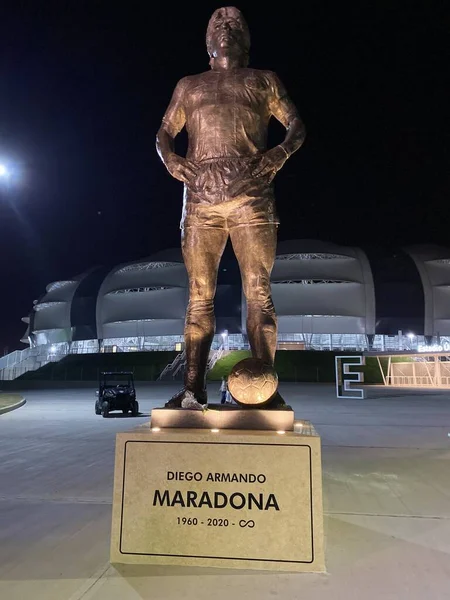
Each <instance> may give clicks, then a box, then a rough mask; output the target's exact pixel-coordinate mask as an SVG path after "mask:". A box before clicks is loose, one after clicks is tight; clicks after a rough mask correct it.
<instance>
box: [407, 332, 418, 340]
mask: <svg viewBox="0 0 450 600" xmlns="http://www.w3.org/2000/svg"><path fill="white" fill-rule="evenodd" d="M408 337H409V339H410V340H412V339H413V338H415V337H416V336H415V334H414V333H408Z"/></svg>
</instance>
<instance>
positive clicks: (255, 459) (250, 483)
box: [111, 411, 325, 572]
mask: <svg viewBox="0 0 450 600" xmlns="http://www.w3.org/2000/svg"><path fill="white" fill-rule="evenodd" d="M185 412H187V411H185ZM189 412H191V411H189ZM111 562H113V563H133V564H136V563H143V564H164V565H192V566H214V567H228V568H230V567H232V568H241V569H268V570H279V571H304V572H322V571H324V569H325V566H324V552H323V517H322V474H321V458H320V438H319V436H318V435H317V433H316V432H315V430H314V428H313V427H312V426H311V424H309V423H308V422H303V423H301V422H298V421H296V422H295V423H294V427H293V431H281V430H280V431H278V432H276V431H267V430H266V431H261V430H237V429H212V430H205V429H203V430H201V429H176V428H167V429H162V428H159V427H153V428H151V427H149V428H148V429H144V428H139V430H137V431H134V432H129V433H119V434H118V435H117V445H116V465H115V484H114V504H113V522H112V539H111Z"/></svg>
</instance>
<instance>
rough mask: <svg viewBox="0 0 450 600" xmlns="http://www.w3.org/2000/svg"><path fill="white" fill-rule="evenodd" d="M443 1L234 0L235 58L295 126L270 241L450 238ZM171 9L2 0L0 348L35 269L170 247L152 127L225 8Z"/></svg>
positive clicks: (41, 276) (174, 242)
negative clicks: (287, 100) (283, 93)
mask: <svg viewBox="0 0 450 600" xmlns="http://www.w3.org/2000/svg"><path fill="white" fill-rule="evenodd" d="M290 4H292V5H293V7H292V8H290ZM445 4H446V3H445V2H431V1H429V0H427V1H424V2H421V3H414V2H401V3H400V2H395V0H386V1H384V0H378V1H375V2H369V1H368V0H361V1H360V2H359V3H357V5H356V6H355V8H352V9H350V8H349V3H347V2H332V3H331V2H330V3H325V2H321V1H319V0H315V1H306V0H305V1H302V2H292V3H287V2H285V3H283V2H275V3H273V6H274V11H273V13H265V12H263V10H262V9H261V6H262V3H260V2H258V3H253V4H251V3H244V2H240V3H239V4H237V6H238V8H240V9H241V10H242V11H243V13H244V15H245V17H246V19H247V21H248V24H249V27H250V32H251V36H252V48H251V61H250V66H253V67H255V68H263V69H264V68H265V69H270V70H273V71H276V72H277V73H278V75H279V76H280V78H281V79H282V81H283V82H284V84H285V86H286V88H287V89H288V92H289V93H290V95H291V97H292V99H293V100H294V102H295V103H296V105H297V106H298V108H299V111H300V114H301V116H302V118H303V120H304V122H305V124H306V128H307V131H308V135H307V139H306V142H305V145H304V146H303V147H302V148H301V149H300V150H299V151H298V152H297V153H296V154H295V155H294V156H293V157H292V158H291V160H290V161H289V162H288V163H287V164H286V165H285V167H284V169H283V170H282V171H281V173H279V175H278V176H277V180H276V190H277V206H278V212H279V214H280V218H281V222H282V224H281V227H280V230H279V239H280V240H285V239H291V238H313V239H323V240H331V241H334V242H337V243H343V244H350V245H351V244H355V245H357V244H361V245H363V246H364V245H367V244H370V245H372V246H375V247H376V246H379V247H380V248H383V249H384V250H385V249H387V248H391V247H396V246H397V247H398V246H401V245H402V244H409V243H429V242H431V243H437V244H443V245H449V246H450V239H449V227H450V175H449V173H450V171H449V159H450V144H449V142H450V118H449V114H448V113H449V105H450V102H449V91H450V87H449V75H448V74H449V65H450V51H449V48H450V42H449V39H450V38H449V33H448V32H449V25H450V19H449V17H448V14H447V15H446V13H445V12H444V9H445ZM174 6H175V5H174V4H172V3H170V2H158V3H155V8H151V5H150V3H149V2H147V1H143V0H142V1H139V2H138V1H133V0H132V1H130V2H120V3H114V2H107V1H103V0H91V1H89V2H88V1H83V0H57V1H55V2H53V1H50V0H42V1H40V2H38V1H37V0H30V1H28V2H27V1H21V2H19V0H16V1H15V2H14V3H11V4H10V6H9V7H8V6H5V5H4V4H3V3H2V8H1V13H2V14H1V22H0V162H2V161H3V162H5V163H6V164H7V165H9V167H10V169H11V170H12V173H13V176H12V178H11V180H10V182H9V184H8V186H5V185H2V186H0V276H1V280H0V281H1V283H0V286H1V289H0V354H2V353H3V349H4V348H5V347H6V346H8V347H9V351H11V350H13V349H16V348H23V347H24V346H23V344H21V343H20V342H19V339H20V337H21V335H22V334H23V332H24V329H25V325H24V324H23V323H21V321H20V319H21V317H22V316H25V315H26V314H28V313H29V311H30V310H31V307H32V302H33V300H34V299H35V298H37V297H39V296H40V295H41V294H42V293H43V292H44V291H45V286H46V284H48V283H49V282H51V281H54V280H58V279H65V278H70V277H71V276H73V275H76V274H78V273H81V272H83V271H85V270H86V269H88V268H90V267H92V266H95V265H100V264H102V265H109V264H110V265H114V264H116V263H120V262H124V261H129V260H133V259H138V258H141V257H145V256H148V255H150V254H152V253H153V252H155V251H158V250H162V249H164V248H169V247H173V246H178V245H179V238H180V231H179V220H180V211H181V197H182V184H181V183H179V182H177V181H175V180H172V179H171V178H170V176H169V175H168V173H167V172H166V170H165V168H164V167H163V165H162V163H161V162H160V160H159V158H158V156H157V154H156V151H155V143H154V139H155V134H156V132H157V130H158V128H159V124H160V121H161V117H162V115H163V113H164V110H165V108H166V106H167V104H168V102H169V100H170V96H171V94H172V91H173V88H174V86H175V84H176V82H177V81H178V80H179V79H180V78H181V77H183V76H185V75H188V74H193V73H198V72H201V71H205V70H207V69H208V68H209V67H208V56H207V53H206V47H205V41H204V40H205V31H206V26H207V23H208V19H209V17H210V16H211V14H212V12H213V10H214V9H215V8H218V7H219V6H222V5H221V4H220V3H205V4H203V3H199V2H194V1H192V2H191V3H184V4H183V5H181V4H180V6H183V8H174ZM282 138H283V129H282V128H280V127H279V126H277V125H275V124H274V126H273V131H272V132H271V141H272V143H273V144H274V145H275V144H276V143H277V142H278V141H281V140H282ZM184 145H185V140H184V142H183V140H182V141H181V143H180V145H179V149H180V151H181V149H182V148H183V147H184Z"/></svg>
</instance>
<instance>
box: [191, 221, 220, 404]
mask: <svg viewBox="0 0 450 600" xmlns="http://www.w3.org/2000/svg"><path fill="white" fill-rule="evenodd" d="M227 238H228V231H227V230H226V229H221V228H215V227H186V228H185V229H184V231H183V234H182V241H181V247H182V251H183V258H184V263H185V265H186V269H187V272H188V278H189V304H188V308H187V313H186V322H185V330H184V339H185V345H186V372H185V386H186V388H187V389H188V390H189V391H192V392H193V393H194V394H196V395H197V396H200V399H202V397H205V393H204V389H205V377H206V367H207V363H208V356H209V350H210V348H211V343H212V340H213V337H214V331H215V317H214V296H215V293H216V285H217V271H218V269H219V263H220V259H221V256H222V254H223V251H224V249H225V244H226V242H227Z"/></svg>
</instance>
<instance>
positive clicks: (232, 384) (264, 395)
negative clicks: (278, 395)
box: [228, 358, 278, 406]
mask: <svg viewBox="0 0 450 600" xmlns="http://www.w3.org/2000/svg"><path fill="white" fill-rule="evenodd" d="M277 388H278V375H277V374H276V372H275V369H274V368H273V367H272V366H271V365H268V364H266V363H264V362H263V361H262V360H260V359H259V358H245V359H244V360H241V361H240V362H238V363H237V364H236V365H234V367H233V369H232V370H231V373H230V376H229V377H228V389H229V390H230V393H231V395H232V396H233V398H234V399H235V400H236V402H237V403H238V404H243V405H245V406H261V405H263V404H266V402H268V401H269V400H270V399H271V398H272V396H273V395H274V394H275V392H276V391H277Z"/></svg>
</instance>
